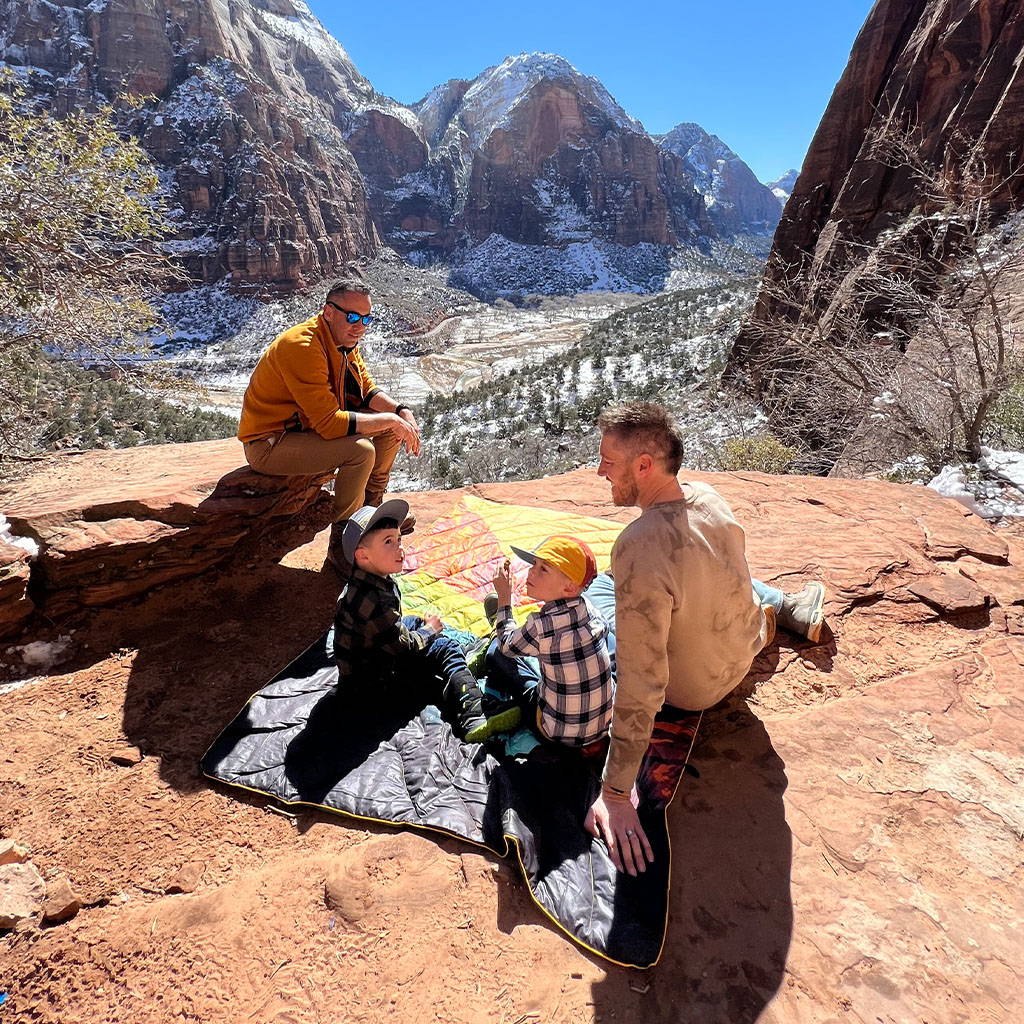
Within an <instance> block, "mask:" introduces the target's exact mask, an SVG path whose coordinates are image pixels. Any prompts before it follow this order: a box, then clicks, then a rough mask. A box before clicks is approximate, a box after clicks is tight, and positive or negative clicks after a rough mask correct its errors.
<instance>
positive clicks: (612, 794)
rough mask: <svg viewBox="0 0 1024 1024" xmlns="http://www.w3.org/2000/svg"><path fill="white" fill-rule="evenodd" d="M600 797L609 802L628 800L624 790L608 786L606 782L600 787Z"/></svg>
mask: <svg viewBox="0 0 1024 1024" xmlns="http://www.w3.org/2000/svg"><path fill="white" fill-rule="evenodd" d="M601 795H602V796H603V797H606V798H609V799H611V800H628V799H629V794H628V793H627V792H626V791H625V790H624V789H616V788H615V787H614V786H609V785H608V783H607V782H605V783H602V785H601Z"/></svg>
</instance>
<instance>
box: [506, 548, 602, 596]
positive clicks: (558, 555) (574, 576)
mask: <svg viewBox="0 0 1024 1024" xmlns="http://www.w3.org/2000/svg"><path fill="white" fill-rule="evenodd" d="M511 547H512V550H513V552H515V554H516V555H517V556H518V557H519V558H521V559H522V560H523V561H524V562H528V563H529V564H530V565H533V563H534V562H535V561H536V560H537V559H538V558H539V559H540V560H541V561H543V562H547V563H548V565H553V566H554V567H555V568H556V569H559V570H561V571H562V572H564V573H565V575H566V576H568V577H569V579H570V580H572V582H573V583H575V584H576V585H577V586H578V587H582V588H583V589H584V590H585V589H586V588H587V587H589V586H590V584H591V583H593V582H594V577H595V576H596V575H597V559H596V558H595V557H594V552H593V551H591V550H590V548H589V547H588V546H587V545H586V544H584V543H583V541H581V540H577V539H576V538H575V537H562V536H558V535H555V536H553V537H548V538H547V540H544V541H541V543H540V544H538V545H537V547H535V548H534V549H533V551H523V550H522V548H517V547H515V546H514V545H511Z"/></svg>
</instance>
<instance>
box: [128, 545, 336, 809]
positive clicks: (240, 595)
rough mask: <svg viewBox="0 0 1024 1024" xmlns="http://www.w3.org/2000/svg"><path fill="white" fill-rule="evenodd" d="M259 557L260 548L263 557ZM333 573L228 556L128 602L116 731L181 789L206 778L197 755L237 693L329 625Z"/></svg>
mask: <svg viewBox="0 0 1024 1024" xmlns="http://www.w3.org/2000/svg"><path fill="white" fill-rule="evenodd" d="M264 557H265V556H264ZM337 592H338V583H337V578H336V576H335V575H334V574H333V573H332V572H318V571H312V570H309V569H302V568H292V567H287V566H282V565H278V564H271V565H266V564H263V563H261V564H260V565H259V568H258V569H255V568H247V567H246V564H245V562H244V560H243V559H236V560H235V562H234V563H233V564H232V566H231V567H229V568H228V569H225V570H223V571H219V572H218V571H215V572H212V573H207V574H206V575H205V576H204V577H203V578H201V579H199V580H194V581H190V583H189V584H187V585H182V586H178V587H175V588H166V589H165V591H164V592H161V593H159V594H155V595H153V596H152V597H151V598H150V599H148V600H147V601H145V602H143V604H142V605H141V606H140V607H139V608H137V609H134V611H135V612H136V613H137V614H135V615H134V616H133V617H132V623H131V624H130V625H126V626H125V627H124V628H123V630H122V632H121V644H120V646H123V647H127V648H136V649H137V652H138V653H137V654H136V655H135V657H134V661H133V663H132V667H131V672H130V675H129V678H128V681H127V688H126V692H125V699H124V718H123V731H124V735H125V737H126V739H127V740H128V742H129V743H132V744H133V745H135V746H137V747H138V748H139V749H140V750H141V752H142V753H143V754H145V755H146V756H147V757H157V758H160V761H161V765H160V774H161V777H162V778H163V779H164V780H165V781H166V782H167V783H168V784H169V785H171V786H173V787H174V788H175V789H177V790H179V791H181V792H188V791H192V790H195V789H198V788H200V787H203V786H205V785H207V784H208V783H207V782H206V781H205V780H204V779H203V777H202V775H201V774H200V771H199V761H200V759H201V758H202V756H203V754H204V753H205V751H206V750H207V748H208V747H209V746H210V744H211V743H212V742H213V740H214V739H215V738H216V737H217V736H218V734H219V733H220V732H221V731H222V730H223V729H224V727H225V726H226V725H227V724H228V723H229V722H230V721H231V720H232V719H233V718H234V717H235V715H236V714H237V713H238V711H239V709H240V708H241V707H242V706H243V705H244V704H245V703H246V701H247V700H248V699H249V698H250V697H251V696H252V695H253V694H254V693H255V692H256V691H257V690H259V689H260V688H261V687H263V686H264V685H266V683H267V682H268V681H269V680H270V679H271V678H272V677H273V676H274V675H275V674H276V673H277V672H278V671H279V670H280V668H281V666H282V665H285V664H287V663H288V662H289V661H291V660H292V659H293V658H294V657H296V656H297V655H298V654H300V653H301V652H302V651H303V650H304V649H305V648H306V647H308V646H309V644H311V643H312V642H313V641H314V640H315V639H316V638H317V637H318V636H319V635H321V634H322V633H323V632H324V630H325V629H326V628H327V626H328V625H329V624H330V622H331V619H332V617H333V614H334V605H335V602H336V599H337Z"/></svg>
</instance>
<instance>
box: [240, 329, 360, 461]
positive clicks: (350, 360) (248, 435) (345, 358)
mask: <svg viewBox="0 0 1024 1024" xmlns="http://www.w3.org/2000/svg"><path fill="white" fill-rule="evenodd" d="M379 391H380V388H378V387H376V385H375V384H374V383H373V378H372V377H371V376H370V373H369V371H368V370H367V369H366V364H365V363H364V362H363V357H362V356H361V355H360V354H359V352H358V350H354V351H352V352H350V353H348V352H340V351H338V348H337V346H336V345H335V344H334V341H333V339H332V338H331V332H330V328H328V326H327V324H326V322H325V321H324V319H323V317H322V316H320V315H319V314H317V315H316V316H314V317H312V318H310V319H309V320H306V321H305V322H304V323H301V324H297V325H296V326H295V327H290V328H289V329H288V330H287V331H285V332H284V333H283V334H279V335H278V336H277V337H276V338H275V339H274V340H273V341H272V342H271V343H270V346H269V348H268V349H267V350H266V352H264V353H263V355H262V356H260V361H259V362H258V363H257V364H256V369H255V370H253V371H252V377H251V378H250V380H249V386H248V387H247V388H246V389H245V396H244V397H243V399H242V416H241V419H240V421H239V424H238V439H239V440H240V441H257V440H259V439H260V438H261V437H269V436H270V435H271V434H277V433H280V432H281V431H283V430H288V429H302V430H314V431H316V433H318V434H319V435H320V436H321V437H324V438H334V437H345V436H347V435H349V434H355V433H357V432H358V422H357V421H358V417H357V416H356V415H355V413H356V411H358V410H360V409H366V408H367V404H368V403H369V401H370V399H371V398H373V396H374V395H375V394H377V393H378V392H379Z"/></svg>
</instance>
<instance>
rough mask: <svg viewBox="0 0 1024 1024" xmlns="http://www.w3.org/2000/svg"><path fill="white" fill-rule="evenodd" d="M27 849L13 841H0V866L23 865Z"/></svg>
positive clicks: (26, 858)
mask: <svg viewBox="0 0 1024 1024" xmlns="http://www.w3.org/2000/svg"><path fill="white" fill-rule="evenodd" d="M28 855H29V848H28V847H27V846H23V845H22V844H21V843H16V842H15V841H14V840H13V839H0V864H24V863H25V861H27V860H28Z"/></svg>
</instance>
